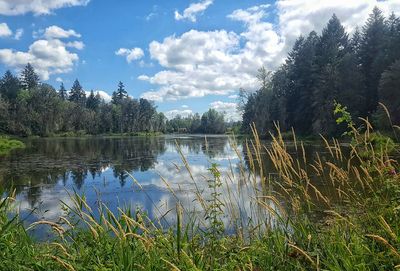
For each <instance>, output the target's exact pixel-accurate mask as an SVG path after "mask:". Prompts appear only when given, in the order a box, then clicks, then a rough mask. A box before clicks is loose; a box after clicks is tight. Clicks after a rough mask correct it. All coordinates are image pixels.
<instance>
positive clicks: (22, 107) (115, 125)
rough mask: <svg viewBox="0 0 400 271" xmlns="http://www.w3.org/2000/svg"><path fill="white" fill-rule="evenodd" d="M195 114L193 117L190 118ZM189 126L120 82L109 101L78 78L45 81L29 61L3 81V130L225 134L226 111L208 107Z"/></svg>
mask: <svg viewBox="0 0 400 271" xmlns="http://www.w3.org/2000/svg"><path fill="white" fill-rule="evenodd" d="M190 118H192V116H191V117H190ZM193 118H194V119H195V120H196V121H193V122H192V123H191V126H190V127H188V126H187V125H186V122H184V121H180V120H181V119H182V118H181V117H180V116H178V117H176V118H174V119H172V120H170V121H168V120H167V119H166V117H165V116H164V114H163V113H160V112H157V110H156V106H155V105H154V104H153V103H152V102H150V101H148V100H146V99H134V98H131V97H130V96H129V95H128V93H127V91H126V90H125V86H124V84H123V83H122V82H119V84H118V88H117V90H116V91H114V92H113V94H112V100H111V102H106V101H105V100H104V99H102V98H101V97H100V95H99V93H95V92H94V91H91V92H90V94H89V95H86V92H85V91H84V89H83V87H82V86H81V84H80V83H79V81H78V80H75V82H74V83H73V85H72V87H71V89H70V91H67V90H66V89H65V87H64V85H63V84H61V86H60V88H59V90H55V89H54V88H53V87H52V86H50V85H49V84H46V83H41V82H40V80H39V76H38V75H37V74H36V72H35V70H34V68H33V67H32V65H30V64H29V63H28V64H27V65H26V67H25V68H24V70H23V71H22V72H21V75H20V77H19V78H18V77H17V76H15V75H13V74H12V73H11V72H10V71H7V72H6V73H5V74H4V76H3V77H2V78H1V80H0V134H11V135H19V136H31V135H39V136H52V135H66V136H68V135H83V134H91V135H97V134H112V133H113V134H115V133H118V134H135V133H141V132H162V133H164V132H167V131H168V132H184V133H187V132H190V133H217V134H218V133H224V132H225V130H226V125H225V121H224V115H223V114H222V113H219V112H217V111H215V110H212V109H210V110H209V111H207V112H206V113H204V114H203V115H202V117H201V118H200V115H198V114H196V115H194V116H193Z"/></svg>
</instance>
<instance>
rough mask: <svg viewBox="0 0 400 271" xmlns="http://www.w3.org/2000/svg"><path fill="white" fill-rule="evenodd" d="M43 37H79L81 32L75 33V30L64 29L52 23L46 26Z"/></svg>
mask: <svg viewBox="0 0 400 271" xmlns="http://www.w3.org/2000/svg"><path fill="white" fill-rule="evenodd" d="M44 37H45V38H46V39H67V38H70V37H76V38H80V37H81V34H79V33H76V32H75V30H72V29H69V30H65V29H62V28H61V27H59V26H56V25H52V26H49V27H47V28H46V30H45V31H44Z"/></svg>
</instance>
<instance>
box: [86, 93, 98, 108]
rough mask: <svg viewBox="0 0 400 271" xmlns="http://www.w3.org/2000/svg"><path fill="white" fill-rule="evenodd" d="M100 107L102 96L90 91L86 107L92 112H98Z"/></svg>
mask: <svg viewBox="0 0 400 271" xmlns="http://www.w3.org/2000/svg"><path fill="white" fill-rule="evenodd" d="M99 105H100V95H99V93H97V94H96V95H95V94H94V92H93V90H91V91H90V94H89V96H88V98H87V100H86V107H87V108H89V109H92V110H96V109H97V108H98V107H99Z"/></svg>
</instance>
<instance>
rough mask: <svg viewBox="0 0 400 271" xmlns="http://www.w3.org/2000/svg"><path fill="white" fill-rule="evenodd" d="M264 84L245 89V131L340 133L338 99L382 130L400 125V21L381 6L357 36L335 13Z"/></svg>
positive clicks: (298, 44)
mask: <svg viewBox="0 0 400 271" xmlns="http://www.w3.org/2000/svg"><path fill="white" fill-rule="evenodd" d="M258 78H259V80H260V81H261V88H260V89H259V90H258V91H257V92H255V93H251V94H250V93H247V92H246V91H244V90H241V91H240V97H241V98H240V100H241V103H240V105H241V106H240V108H241V110H242V112H243V123H242V130H243V131H244V132H247V133H248V132H249V130H250V124H251V123H253V122H254V123H255V124H256V127H257V129H259V130H260V131H261V132H264V133H265V131H267V130H273V129H274V122H278V123H279V126H280V128H281V129H282V130H284V131H285V130H286V131H289V130H291V128H292V127H293V128H294V129H295V131H296V132H297V133H298V134H301V135H318V134H322V135H338V134H340V133H342V132H343V128H344V127H341V126H338V125H337V124H336V122H335V116H334V104H335V102H337V103H340V104H341V105H344V106H346V108H347V110H348V111H349V112H350V113H351V115H352V117H353V121H355V122H357V121H360V120H359V118H360V117H362V118H369V120H372V121H373V122H374V123H375V124H376V126H378V127H379V128H380V129H385V128H387V127H389V126H390V125H389V123H390V121H389V120H388V118H387V115H386V112H385V109H384V108H383V107H382V106H379V102H381V103H383V104H384V105H386V107H387V109H388V111H389V113H390V115H391V121H392V122H393V124H397V125H398V124H400V87H399V86H400V19H399V17H396V16H395V15H394V14H392V15H391V16H390V17H389V18H385V17H384V16H383V14H382V11H381V10H379V9H378V8H375V9H374V10H373V12H372V14H370V16H369V18H368V20H367V22H366V23H365V25H364V26H363V27H362V29H356V30H355V31H354V33H353V34H352V36H351V37H349V34H348V33H346V31H345V29H344V27H343V26H342V24H341V23H340V21H339V19H338V18H337V17H336V16H335V15H333V16H332V18H331V19H330V20H329V22H328V24H327V25H326V27H325V28H324V29H323V30H322V33H321V35H318V34H317V33H316V32H315V31H312V32H311V33H310V34H308V36H306V37H303V36H300V37H299V38H298V39H297V41H296V42H295V44H294V46H293V49H292V50H291V52H290V53H289V54H288V57H287V59H286V61H285V63H284V64H283V65H281V66H280V68H279V69H278V70H277V71H275V72H274V73H269V72H268V71H266V70H265V69H264V68H261V69H260V70H259V75H258Z"/></svg>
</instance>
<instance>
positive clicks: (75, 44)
mask: <svg viewBox="0 0 400 271" xmlns="http://www.w3.org/2000/svg"><path fill="white" fill-rule="evenodd" d="M65 46H66V47H71V48H75V49H77V50H82V49H83V48H85V44H84V43H83V42H81V41H70V42H68V43H66V44H65Z"/></svg>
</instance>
